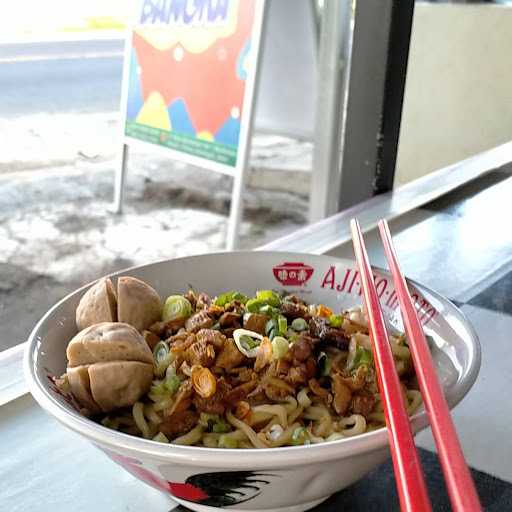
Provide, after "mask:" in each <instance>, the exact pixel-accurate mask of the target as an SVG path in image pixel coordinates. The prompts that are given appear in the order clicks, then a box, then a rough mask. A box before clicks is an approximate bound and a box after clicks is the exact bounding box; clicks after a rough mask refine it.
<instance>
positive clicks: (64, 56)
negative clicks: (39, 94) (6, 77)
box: [0, 51, 124, 64]
mask: <svg viewBox="0 0 512 512" xmlns="http://www.w3.org/2000/svg"><path fill="white" fill-rule="evenodd" d="M123 55H124V53H123V52H122V51H116V52H89V53H60V54H55V55H19V56H16V57H0V64H12V63H15V62H41V61H45V60H79V59H111V58H113V57H123Z"/></svg>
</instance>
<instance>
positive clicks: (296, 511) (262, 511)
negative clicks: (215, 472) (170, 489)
mask: <svg viewBox="0 0 512 512" xmlns="http://www.w3.org/2000/svg"><path fill="white" fill-rule="evenodd" d="M329 497H330V495H328V496H324V497H322V498H319V499H317V500H313V501H308V502H306V503H299V504H298V505H292V506H290V507H281V508H258V509H252V510H251V509H238V508H231V507H228V508H226V509H221V508H217V507H207V506H206V505H199V504H197V503H192V502H190V501H185V500H180V499H178V498H175V497H174V496H173V497H172V499H173V500H174V501H176V502H178V503H179V504H180V505H183V506H184V507H186V508H188V509H190V510H195V511H196V512H214V511H216V510H229V512H304V511H306V510H309V509H311V508H313V507H316V506H317V505H320V503H322V501H325V500H326V499H327V498H329Z"/></svg>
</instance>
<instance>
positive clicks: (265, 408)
mask: <svg viewBox="0 0 512 512" xmlns="http://www.w3.org/2000/svg"><path fill="white" fill-rule="evenodd" d="M295 403H297V402H295ZM252 411H253V412H254V413H258V412H262V413H266V414H271V415H272V416H276V417H277V419H278V420H279V422H280V424H281V426H282V427H283V428H286V427H287V426H288V418H287V414H286V409H285V408H284V406H282V405H257V406H256V407H253V408H252Z"/></svg>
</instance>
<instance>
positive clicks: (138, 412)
mask: <svg viewBox="0 0 512 512" xmlns="http://www.w3.org/2000/svg"><path fill="white" fill-rule="evenodd" d="M132 414H133V419H134V420H135V424H136V425H137V428H138V429H139V430H140V431H141V432H142V437H144V439H149V438H150V437H151V435H150V433H149V425H148V423H147V421H146V418H144V404H143V403H142V402H135V404H134V405H133V409H132Z"/></svg>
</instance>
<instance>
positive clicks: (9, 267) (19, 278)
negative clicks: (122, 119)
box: [0, 123, 311, 350]
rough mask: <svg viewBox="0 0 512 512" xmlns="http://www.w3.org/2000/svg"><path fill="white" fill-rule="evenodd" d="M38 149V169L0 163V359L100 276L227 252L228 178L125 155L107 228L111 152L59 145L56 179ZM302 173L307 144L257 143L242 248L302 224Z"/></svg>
mask: <svg viewBox="0 0 512 512" xmlns="http://www.w3.org/2000/svg"><path fill="white" fill-rule="evenodd" d="M86 125H87V123H81V127H82V129H83V127H84V126H86ZM46 126H49V125H48V124H47V125H46ZM90 129H91V130H92V129H94V124H91V126H90ZM110 130H112V127H110ZM53 131H55V136H57V132H58V130H53ZM70 132H72V130H70ZM108 133H112V131H109V130H106V131H105V134H108ZM74 134H75V135H76V131H75V132H74ZM61 136H62V133H61ZM45 137H46V138H45V140H46V143H43V142H42V143H41V146H40V155H39V157H38V156H37V155H36V153H37V152H35V151H32V153H31V154H29V153H27V151H25V152H24V151H20V148H17V150H16V151H15V150H14V149H13V148H11V150H12V154H13V155H20V158H19V159H18V161H17V162H13V161H12V160H11V162H8V161H6V159H4V161H3V162H0V169H1V170H2V171H3V173H2V172H0V325H1V326H2V330H1V335H0V350H2V349H4V348H7V347H9V346H13V345H15V344H17V343H20V342H22V341H24V340H25V339H26V337H27V336H28V334H29V332H30V330H31V329H32V327H33V326H34V324H35V323H36V322H37V320H38V319H39V318H40V317H41V315H42V314H43V313H44V312H45V311H46V310H47V309H48V308H49V307H50V306H51V305H52V304H54V303H55V302H56V301H57V300H59V299H60V298H62V297H63V296H64V295H66V294H67V293H69V292H70V291H72V290H73V289H75V288H76V287H78V286H80V285H82V284H84V283H87V282H89V281H91V280H93V279H95V278H97V277H100V276H101V275H104V274H106V273H108V272H112V271H115V270H119V269H122V268H125V267H128V266H131V265H138V264H142V263H147V262H151V261H154V260H159V259H164V258H173V257H177V256H184V255H189V254H194V253H204V252H211V251H218V250H223V248H224V246H225V231H226V224H227V215H228V212H229V204H230V197H231V186H232V180H231V178H229V177H226V176H223V175H219V174H216V173H213V172H210V171H205V170H202V169H198V168H193V167H191V166H187V165H183V164H176V163H174V162H172V161H171V160H164V159H161V158H160V159H159V158H155V157H154V156H151V155H149V154H148V153H140V152H136V151H132V154H131V157H130V164H129V173H128V183H127V188H126V201H125V213H124V214H123V215H122V216H116V215H114V214H112V213H110V211H109V208H110V205H111V201H112V196H113V181H114V168H115V160H114V159H113V156H114V155H113V154H112V151H111V150H112V148H113V147H114V146H113V145H112V144H110V143H108V140H107V141H106V142H105V140H104V142H105V144H104V147H103V148H100V147H99V146H98V147H96V148H91V147H89V148H87V149H86V148H85V147H84V146H82V147H81V148H79V145H77V143H76V142H74V141H77V140H78V141H80V140H82V141H84V140H91V139H90V138H88V137H84V138H80V137H73V136H72V133H70V134H69V137H66V135H64V136H63V138H62V139H61V144H60V146H59V147H60V148H61V149H62V148H65V151H61V152H60V156H59V150H58V149H57V150H56V151H55V154H56V155H57V156H58V157H59V158H60V160H57V162H58V163H60V164H61V165H60V166H58V167H55V166H51V165H53V163H52V160H51V159H50V160H46V161H45V160H44V156H45V147H46V148H51V147H52V146H53V147H54V145H53V144H50V143H49V141H48V134H46V135H45ZM12 139H13V140H14V141H18V142H19V143H23V142H20V141H22V139H21V138H17V137H13V138H12ZM100 139H101V137H96V138H95V140H97V141H98V140H100ZM68 143H69V146H67V144H68ZM109 148H110V150H109ZM30 149H32V150H33V149H34V148H33V146H31V148H30ZM109 151H111V152H110V153H109ZM48 155H49V153H48V152H46V156H47V157H48ZM23 158H25V160H23ZM38 158H40V159H39V160H38ZM30 159H31V160H30ZM310 162H311V145H310V144H307V143H297V142H294V141H290V140H289V139H284V138H281V137H277V138H276V137H267V136H258V137H256V138H255V142H254V144H253V153H252V158H251V168H252V170H251V173H250V175H249V186H248V188H247V191H246V193H245V195H244V203H245V217H244V222H243V225H242V233H241V247H242V248H254V247H257V246H259V245H261V244H263V243H265V242H267V241H270V240H272V239H275V238H277V237H279V236H281V235H284V234H286V233H288V232H290V231H292V230H294V229H297V228H299V227H300V226H301V225H303V224H304V223H305V222H306V221H307V219H306V216H307V210H308V209H307V202H308V200H307V195H308V188H309V172H308V170H309V166H310ZM45 164H46V165H45ZM62 164H67V165H62ZM13 169H16V170H15V171H14V172H13ZM13 318H16V322H13V321H12V319H13Z"/></svg>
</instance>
